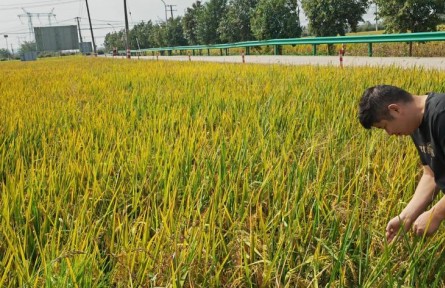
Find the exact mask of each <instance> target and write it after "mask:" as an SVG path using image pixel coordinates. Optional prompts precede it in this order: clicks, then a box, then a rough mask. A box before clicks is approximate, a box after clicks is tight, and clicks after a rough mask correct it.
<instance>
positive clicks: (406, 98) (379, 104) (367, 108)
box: [358, 85, 414, 129]
mask: <svg viewBox="0 0 445 288" xmlns="http://www.w3.org/2000/svg"><path fill="white" fill-rule="evenodd" d="M413 100H414V98H413V95H412V94H411V93H409V92H407V91H405V90H403V89H401V88H399V87H396V86H391V85H377V86H373V87H370V88H368V89H366V90H365V92H364V93H363V95H362V98H361V99H360V104H359V113H358V118H359V120H360V123H361V124H362V126H363V127H365V128H366V129H370V128H371V127H372V125H374V124H375V123H377V122H380V121H381V120H391V119H392V117H391V115H390V114H389V110H388V105H390V104H393V103H400V102H403V103H408V102H411V101H413Z"/></svg>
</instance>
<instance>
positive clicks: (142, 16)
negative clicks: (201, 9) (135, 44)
mask: <svg viewBox="0 0 445 288" xmlns="http://www.w3.org/2000/svg"><path fill="white" fill-rule="evenodd" d="M195 1H196V0H127V8H128V12H129V22H130V26H132V24H136V23H138V22H140V21H148V20H152V21H154V22H157V21H165V6H164V3H165V4H166V5H175V6H173V10H176V11H173V16H175V17H176V16H178V15H184V11H185V10H186V8H187V7H190V6H191V5H192V4H193V3H194V2H195ZM205 1H206V0H205ZM205 1H203V2H205ZM163 2H164V3H163ZM88 4H89V8H90V14H91V18H92V22H93V28H94V38H95V40H96V45H97V46H98V47H101V46H102V45H103V41H104V38H105V35H106V34H107V33H109V32H112V31H113V30H116V31H118V30H120V29H122V28H124V12H123V10H124V0H88ZM53 9H54V10H53ZM51 11H53V12H52V13H54V14H55V15H56V16H55V18H54V17H51V23H52V25H77V22H76V21H75V19H74V18H75V17H80V18H81V22H80V24H81V27H82V38H83V40H84V41H91V33H90V31H89V24H88V14H87V11H86V5H85V0H1V1H0V48H5V47H6V43H8V49H11V44H12V47H13V49H14V50H16V49H17V48H18V46H19V44H20V43H21V42H23V41H29V40H31V36H30V33H29V21H28V17H27V16H26V13H31V14H32V15H34V17H32V23H33V26H35V27H38V26H47V25H48V24H49V20H48V16H47V14H49V13H50V12H51ZM18 15H23V16H22V17H18ZM168 17H170V12H169V13H168ZM365 19H367V20H369V19H372V16H371V12H370V13H368V15H366V16H365ZM302 22H303V24H305V22H307V21H306V20H305V19H304V16H302ZM4 35H8V37H7V38H5V37H4Z"/></svg>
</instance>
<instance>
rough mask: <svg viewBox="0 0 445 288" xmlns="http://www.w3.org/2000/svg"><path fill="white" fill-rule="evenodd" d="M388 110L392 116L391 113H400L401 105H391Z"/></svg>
mask: <svg viewBox="0 0 445 288" xmlns="http://www.w3.org/2000/svg"><path fill="white" fill-rule="evenodd" d="M388 110H389V113H390V114H391V113H394V112H395V113H400V105H399V104H396V103H393V104H389V105H388Z"/></svg>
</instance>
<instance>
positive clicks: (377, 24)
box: [374, 2, 379, 31]
mask: <svg viewBox="0 0 445 288" xmlns="http://www.w3.org/2000/svg"><path fill="white" fill-rule="evenodd" d="M374 4H375V31H378V30H379V23H378V21H379V16H378V15H379V14H378V13H379V12H378V10H377V3H376V2H374Z"/></svg>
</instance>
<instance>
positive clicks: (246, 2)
mask: <svg viewBox="0 0 445 288" xmlns="http://www.w3.org/2000/svg"><path fill="white" fill-rule="evenodd" d="M257 3H258V0H230V2H229V4H228V5H227V14H226V17H224V18H223V19H222V20H221V22H220V23H219V27H218V32H219V34H220V39H221V40H222V41H223V42H239V41H249V40H253V39H254V38H255V37H254V36H253V33H252V29H251V25H250V19H251V16H252V15H253V12H254V11H255V7H256V5H257Z"/></svg>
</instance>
